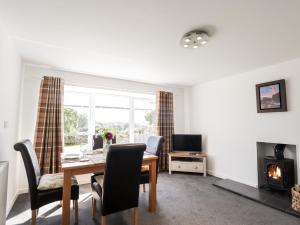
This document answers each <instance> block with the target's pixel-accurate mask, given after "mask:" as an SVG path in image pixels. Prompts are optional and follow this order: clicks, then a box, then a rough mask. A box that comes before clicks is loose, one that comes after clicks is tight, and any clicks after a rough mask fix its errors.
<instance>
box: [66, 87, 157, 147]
mask: <svg viewBox="0 0 300 225" xmlns="http://www.w3.org/2000/svg"><path fill="white" fill-rule="evenodd" d="M155 105H156V102H155V95H153V94H139V93H130V92H124V91H113V90H102V89H93V88H82V87H75V86H65V93H64V144H65V148H64V151H65V152H69V153H71V152H78V151H79V150H81V149H87V148H91V147H92V139H93V135H95V134H99V135H101V134H102V133H103V130H108V131H111V132H112V133H113V134H114V135H115V136H116V143H133V142H144V143H145V142H146V141H147V139H148V137H149V136H150V135H155V127H154V126H155Z"/></svg>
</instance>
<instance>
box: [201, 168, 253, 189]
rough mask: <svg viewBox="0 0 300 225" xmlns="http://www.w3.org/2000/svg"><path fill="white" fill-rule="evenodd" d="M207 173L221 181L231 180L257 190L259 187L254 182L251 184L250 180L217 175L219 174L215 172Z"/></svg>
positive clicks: (209, 171)
mask: <svg viewBox="0 0 300 225" xmlns="http://www.w3.org/2000/svg"><path fill="white" fill-rule="evenodd" d="M207 173H208V174H209V175H212V176H215V177H219V178H221V179H230V180H233V181H236V182H239V183H242V184H246V185H249V186H251V187H255V188H257V186H258V185H257V183H253V182H251V181H249V180H246V179H241V178H237V177H233V176H230V175H227V174H222V173H217V172H215V171H213V170H207Z"/></svg>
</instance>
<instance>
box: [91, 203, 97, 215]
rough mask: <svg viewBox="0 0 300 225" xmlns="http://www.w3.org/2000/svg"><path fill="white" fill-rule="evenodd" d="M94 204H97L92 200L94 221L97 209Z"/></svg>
mask: <svg viewBox="0 0 300 225" xmlns="http://www.w3.org/2000/svg"><path fill="white" fill-rule="evenodd" d="M96 204H97V201H96V199H94V198H92V210H93V219H95V215H96V207H97V205H96Z"/></svg>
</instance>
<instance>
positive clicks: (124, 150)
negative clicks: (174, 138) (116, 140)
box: [92, 144, 146, 216]
mask: <svg viewBox="0 0 300 225" xmlns="http://www.w3.org/2000/svg"><path fill="white" fill-rule="evenodd" d="M145 149H146V145H145V144H122V145H111V146H110V147H109V150H108V153H107V158H106V168H105V172H104V181H103V187H101V186H100V184H98V183H97V182H96V180H95V177H94V176H93V177H92V187H93V194H94V197H96V198H98V199H100V200H101V206H102V207H101V212H102V215H103V216H106V215H108V214H111V213H115V212H119V211H122V210H125V209H130V208H134V207H138V202H139V181H140V175H141V166H142V161H143V153H144V151H145Z"/></svg>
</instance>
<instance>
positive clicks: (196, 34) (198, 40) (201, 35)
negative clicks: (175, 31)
mask: <svg viewBox="0 0 300 225" xmlns="http://www.w3.org/2000/svg"><path fill="white" fill-rule="evenodd" d="M207 42H208V35H207V33H206V32H205V31H200V30H194V31H190V32H188V33H186V34H185V35H183V37H182V38H181V41H180V44H181V46H182V47H184V48H193V49H196V48H198V47H200V46H201V45H205V44H207Z"/></svg>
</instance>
